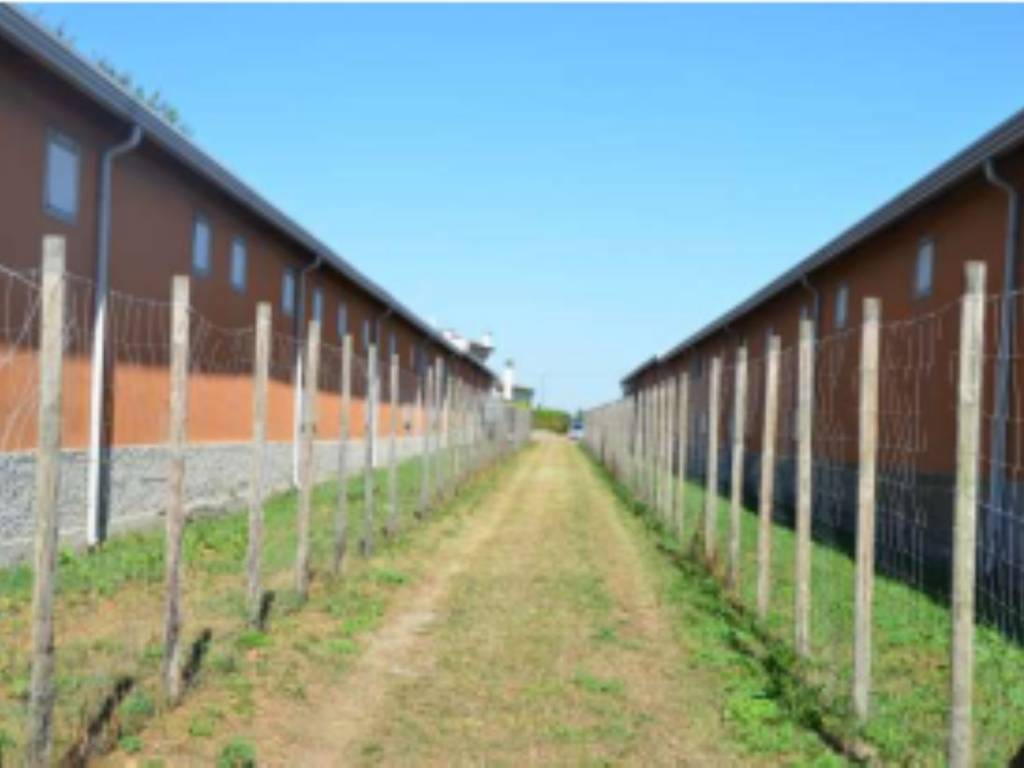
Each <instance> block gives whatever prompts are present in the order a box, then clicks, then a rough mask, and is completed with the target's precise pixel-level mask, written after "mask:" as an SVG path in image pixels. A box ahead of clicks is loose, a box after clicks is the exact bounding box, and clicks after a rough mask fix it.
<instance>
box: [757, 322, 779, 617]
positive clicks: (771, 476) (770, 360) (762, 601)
mask: <svg viewBox="0 0 1024 768" xmlns="http://www.w3.org/2000/svg"><path fill="white" fill-rule="evenodd" d="M779 346H780V345H779V337H778V336H776V335H775V334H772V335H771V336H769V337H768V349H767V354H766V355H765V365H766V369H765V379H764V424H763V425H762V430H761V483H760V487H759V491H758V499H757V504H758V526H757V615H758V617H759V618H761V619H764V618H766V617H767V616H768V605H769V603H770V601H771V588H772V582H771V577H772V509H773V507H774V505H775V433H776V429H777V426H778V423H779V416H778V414H779Z"/></svg>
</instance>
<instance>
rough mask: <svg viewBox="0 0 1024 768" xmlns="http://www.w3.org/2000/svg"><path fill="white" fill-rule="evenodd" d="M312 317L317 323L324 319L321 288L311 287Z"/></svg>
mask: <svg viewBox="0 0 1024 768" xmlns="http://www.w3.org/2000/svg"><path fill="white" fill-rule="evenodd" d="M313 319H314V320H316V321H317V322H318V323H319V322H322V321H323V319H324V291H323V288H314V289H313Z"/></svg>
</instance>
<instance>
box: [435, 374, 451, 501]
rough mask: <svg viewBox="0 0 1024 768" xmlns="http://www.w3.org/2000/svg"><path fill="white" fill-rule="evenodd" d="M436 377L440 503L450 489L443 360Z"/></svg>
mask: <svg viewBox="0 0 1024 768" xmlns="http://www.w3.org/2000/svg"><path fill="white" fill-rule="evenodd" d="M437 362H438V364H439V366H438V375H437V384H438V386H437V396H438V400H439V405H438V411H439V413H440V418H441V429H440V433H441V434H440V439H439V443H440V450H439V451H438V456H439V459H440V462H439V465H438V472H437V475H438V485H439V486H440V489H439V490H440V494H441V500H442V502H444V501H446V500H447V499H448V492H449V490H450V487H449V485H448V481H449V480H450V474H449V459H450V456H449V453H450V450H451V432H450V431H449V430H450V428H451V424H450V421H449V419H450V415H451V412H450V407H451V391H452V385H451V377H452V373H451V368H450V367H449V366H447V365H445V364H444V362H445V361H444V360H443V359H439V360H438V361H437Z"/></svg>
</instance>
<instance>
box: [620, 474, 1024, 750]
mask: <svg viewBox="0 0 1024 768" xmlns="http://www.w3.org/2000/svg"><path fill="white" fill-rule="evenodd" d="M602 471H603V470H602ZM618 490H619V492H620V495H621V494H625V499H626V501H627V503H629V504H630V505H631V506H634V507H636V508H638V509H641V510H642V511H643V512H644V513H645V514H648V515H650V516H652V517H653V514H652V513H651V512H650V510H647V509H646V508H644V507H643V506H642V505H640V504H639V503H638V502H637V501H636V500H635V499H633V498H632V497H630V496H628V493H627V492H626V491H625V488H624V487H623V486H621V485H620V486H618ZM685 495H686V499H685V508H686V526H685V528H684V530H683V534H682V540H678V539H676V538H675V537H674V536H669V537H667V539H666V542H665V546H666V547H668V548H670V549H672V550H673V551H675V552H677V553H685V555H686V560H687V565H686V569H687V573H688V574H689V575H690V576H691V577H692V578H693V579H694V580H698V581H699V580H701V579H705V578H708V572H709V571H708V569H707V567H706V566H705V565H704V564H703V557H698V556H697V553H701V554H702V553H703V544H702V532H703V509H704V501H705V498H706V496H705V490H704V489H703V488H702V487H700V486H697V485H695V484H693V483H689V482H688V483H686V485H685ZM717 512H718V520H717V534H718V535H717V539H718V542H717V545H718V558H717V561H716V562H715V563H714V564H712V566H711V568H710V572H711V574H713V579H712V581H713V586H712V585H705V586H704V588H705V589H708V590H711V591H712V592H714V593H715V597H714V599H715V600H716V601H719V602H721V603H722V604H723V606H724V605H726V604H729V605H732V607H733V608H735V610H736V611H738V612H739V616H738V617H737V618H735V619H733V620H731V622H730V623H729V624H728V626H727V627H725V626H720V625H717V624H715V623H712V624H711V625H710V629H709V634H708V641H707V643H706V644H705V645H703V646H702V653H703V654H704V655H705V657H706V658H708V659H714V658H715V657H716V656H717V655H718V654H719V653H720V648H719V647H717V646H721V645H722V644H726V645H730V646H733V647H734V648H740V649H746V650H747V651H749V653H750V654H751V657H752V658H751V660H750V663H751V664H756V665H759V666H760V667H762V669H768V670H771V671H772V674H773V676H774V678H775V679H774V682H773V683H772V688H771V689H766V690H761V691H759V690H758V688H759V686H760V683H755V682H753V680H755V679H757V678H758V676H759V673H756V672H750V674H748V675H747V676H746V677H744V676H741V677H738V678H736V679H735V680H734V681H733V682H732V683H731V688H732V690H731V691H730V699H729V704H728V706H727V715H728V716H729V717H730V718H732V719H734V720H735V721H736V722H737V723H741V724H743V730H746V731H750V732H751V733H754V734H756V736H755V739H754V740H755V741H758V740H759V739H760V738H761V737H762V736H763V737H764V739H765V740H766V741H770V740H771V739H772V738H775V736H772V735H769V734H768V733H766V732H764V730H763V729H761V728H757V727H754V726H753V725H752V723H756V722H760V721H761V720H763V719H764V717H765V715H766V714H768V715H769V719H774V717H775V713H774V710H775V709H776V708H778V707H779V706H780V705H781V706H783V707H784V708H787V709H789V710H790V712H791V714H792V715H793V716H794V717H795V718H796V720H797V721H800V722H804V723H810V724H812V725H813V726H814V727H815V728H818V729H820V730H821V731H822V732H823V733H824V734H825V736H826V738H832V737H835V738H838V739H840V740H842V741H844V742H845V743H848V744H849V743H853V742H854V741H857V740H862V741H864V742H866V743H867V744H869V745H870V746H871V747H872V748H873V749H874V750H875V751H876V752H877V755H878V758H880V759H881V761H882V762H884V763H886V764H913V765H940V764H942V763H943V762H944V761H945V751H946V737H947V722H948V701H949V666H950V664H949V640H950V615H949V610H948V608H947V606H946V605H944V604H941V603H939V602H936V601H935V600H933V599H932V598H930V597H928V596H927V595H925V594H924V593H922V592H920V591H917V590H915V589H913V588H911V587H909V586H907V585H906V584H904V583H901V582H898V581H895V580H893V579H889V578H886V577H883V576H881V575H878V576H876V580H875V600H874V622H873V624H874V626H873V644H874V654H873V662H872V666H873V669H872V682H873V687H872V693H871V713H870V718H869V721H868V723H867V725H866V726H865V727H863V728H858V727H857V726H856V724H855V721H854V718H853V716H852V711H851V707H850V696H851V685H852V676H853V673H852V668H853V621H854V616H853V595H854V577H855V568H854V563H853V561H852V559H851V558H850V557H849V556H848V555H847V554H845V553H843V552H841V551H838V550H837V549H834V548H832V547H829V546H826V545H824V544H822V543H820V542H815V543H814V545H813V547H812V576H811V578H812V588H811V592H812V604H811V659H810V661H809V662H799V663H798V662H797V660H796V658H795V656H794V655H793V653H792V650H791V649H792V642H793V600H794V592H793V586H794V580H793V563H794V555H795V535H794V532H793V531H792V530H791V529H789V528H787V527H784V526H781V525H777V524H776V525H774V526H773V529H772V568H773V570H772V582H771V583H772V598H771V606H770V611H769V615H768V617H767V618H766V620H765V621H763V622H761V621H757V620H755V619H754V618H753V616H754V612H755V610H756V565H757V550H756V546H757V535H758V533H757V523H758V520H757V516H756V514H755V513H754V512H752V511H751V510H749V509H746V508H744V509H743V510H742V514H741V529H740V530H741V578H740V584H739V589H738V590H737V594H735V595H727V594H726V593H725V590H724V588H722V587H720V586H719V585H720V584H721V583H722V582H723V581H724V579H723V575H724V573H725V563H724V560H725V558H726V557H727V548H726V542H727V537H728V531H729V502H728V499H725V498H721V497H719V498H718V499H717ZM698 563H700V565H699V566H698V565H697V564H698ZM709 610H710V609H709ZM723 610H724V608H723ZM738 627H746V629H740V628H738ZM975 648H976V651H975V657H976V663H975V695H974V713H973V717H974V729H975V732H974V752H975V763H976V764H977V765H979V766H981V765H1006V764H1007V762H1008V761H1009V759H1010V758H1011V757H1012V756H1013V755H1014V754H1015V753H1016V752H1017V750H1018V749H1019V748H1020V747H1021V744H1022V742H1024V649H1022V648H1021V647H1020V646H1019V645H1017V644H1015V643H1013V642H1011V641H1010V640H1008V639H1007V638H1005V637H1004V636H1002V635H1000V634H999V633H998V632H996V631H995V630H993V629H991V628H988V627H983V626H979V627H978V628H977V630H976V633H975Z"/></svg>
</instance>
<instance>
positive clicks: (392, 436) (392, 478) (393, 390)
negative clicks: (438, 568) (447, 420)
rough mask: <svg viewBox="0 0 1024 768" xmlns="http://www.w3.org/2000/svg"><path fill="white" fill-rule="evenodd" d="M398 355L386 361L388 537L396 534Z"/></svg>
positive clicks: (395, 354)
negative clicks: (387, 403) (387, 402)
mask: <svg viewBox="0 0 1024 768" xmlns="http://www.w3.org/2000/svg"><path fill="white" fill-rule="evenodd" d="M398 394H399V393H398V353H397V352H392V353H391V359H390V360H389V361H388V400H389V401H390V402H389V408H388V417H389V424H388V528H387V530H388V536H394V535H395V534H396V533H398V407H399V406H398V404H399V401H400V399H401V398H399V396H398Z"/></svg>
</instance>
